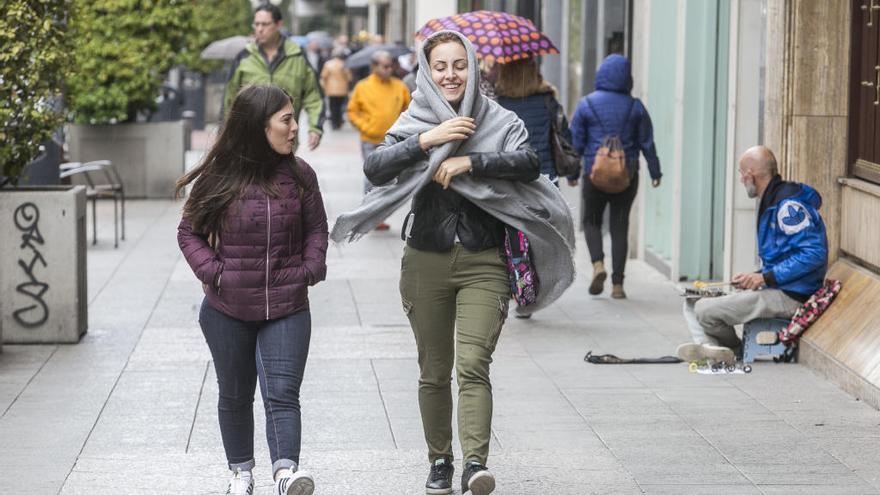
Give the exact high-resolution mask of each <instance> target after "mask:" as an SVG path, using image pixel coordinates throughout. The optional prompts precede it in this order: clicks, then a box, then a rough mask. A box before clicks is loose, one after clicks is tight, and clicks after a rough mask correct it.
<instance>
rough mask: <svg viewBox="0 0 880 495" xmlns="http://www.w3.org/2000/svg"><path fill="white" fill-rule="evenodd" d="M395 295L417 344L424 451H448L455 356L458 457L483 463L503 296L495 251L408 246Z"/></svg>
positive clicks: (434, 454) (506, 294) (506, 292)
mask: <svg viewBox="0 0 880 495" xmlns="http://www.w3.org/2000/svg"><path fill="white" fill-rule="evenodd" d="M400 295H401V298H402V300H403V308H404V311H405V312H406V314H407V316H408V317H409V321H410V326H411V327H412V330H413V333H414V334H415V338H416V345H417V347H418V353H419V369H420V371H421V375H420V378H419V409H420V410H421V414H422V427H423V428H424V431H425V441H426V442H427V444H428V459H429V461H430V462H434V461H435V460H436V459H438V458H441V457H445V458H448V459H452V458H453V455H452V365H453V362H454V364H455V368H456V374H457V378H458V388H459V391H458V433H459V440H460V441H461V448H462V451H463V455H464V457H463V459H464V460H465V461H468V460H476V461H479V462H480V463H481V464H484V465H485V464H486V458H487V457H488V455H489V438H490V437H491V429H492V384H491V383H490V381H489V364H490V363H491V362H492V352H494V351H495V344H496V343H497V342H498V336H499V335H500V333H501V326H502V325H503V324H504V320H505V318H506V317H507V306H508V302H509V300H510V289H509V286H508V282H507V266H506V264H505V263H504V261H503V260H502V258H501V252H500V250H499V249H497V248H493V249H487V250H485V251H478V252H475V251H468V250H467V249H464V248H463V247H462V246H461V245H460V244H455V245H454V247H453V248H452V250H451V251H449V252H446V253H435V252H429V251H419V250H417V249H413V248H411V247H408V246H407V247H406V248H405V251H404V255H403V261H402V262H401V276H400ZM456 329H457V331H456ZM453 360H454V361H453Z"/></svg>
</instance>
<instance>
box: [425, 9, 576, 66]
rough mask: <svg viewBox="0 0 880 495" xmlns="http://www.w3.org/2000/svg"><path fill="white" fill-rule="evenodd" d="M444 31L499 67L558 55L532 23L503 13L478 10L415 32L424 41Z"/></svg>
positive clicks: (555, 49)
mask: <svg viewBox="0 0 880 495" xmlns="http://www.w3.org/2000/svg"><path fill="white" fill-rule="evenodd" d="M443 30H450V31H458V32H459V33H461V34H463V35H465V36H466V37H467V39H469V40H470V42H471V43H472V44H473V45H474V50H476V52H477V56H478V57H480V58H483V59H485V60H488V61H490V62H491V61H494V62H497V63H499V64H506V63H508V62H513V61H514V60H520V59H524V58H529V57H532V56H536V55H547V54H551V53H559V50H558V49H557V48H556V47H555V46H554V45H553V42H552V41H550V39H549V38H547V35H545V34H544V33H542V32H541V31H538V29H537V28H535V24H534V23H532V21H530V20H528V19H526V18H524V17H520V16H518V15H513V14H508V13H506V12H493V11H491V10H477V11H475V12H466V13H464V14H456V15H453V16H449V17H441V18H439V19H432V20H430V21H428V22H427V24H425V25H424V26H422V28H421V29H419V30H418V31H417V32H416V36H418V37H421V38H427V37H428V36H431V35H432V34H434V33H436V32H437V31H443Z"/></svg>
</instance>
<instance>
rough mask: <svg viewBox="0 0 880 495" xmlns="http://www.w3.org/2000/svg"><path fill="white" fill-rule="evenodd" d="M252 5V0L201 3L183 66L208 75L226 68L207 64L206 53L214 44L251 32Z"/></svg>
mask: <svg viewBox="0 0 880 495" xmlns="http://www.w3.org/2000/svg"><path fill="white" fill-rule="evenodd" d="M251 17H252V14H251V4H250V2H249V1H248V0H200V1H199V2H197V3H196V4H195V5H194V6H193V26H194V27H195V29H192V30H191V31H190V33H189V35H188V39H187V43H186V48H185V51H184V53H183V54H182V56H181V63H182V64H183V65H185V66H186V68H188V69H190V70H194V71H198V72H201V73H203V74H207V73H209V72H211V71H213V70H214V69H217V68H219V67H221V66H222V65H223V61H222V60H204V59H202V58H201V53H202V50H204V49H205V48H206V47H207V46H208V45H210V44H211V42H213V41H217V40H220V39H223V38H229V37H230V36H235V35H243V36H246V35H248V34H249V33H250V32H251V21H252V19H251Z"/></svg>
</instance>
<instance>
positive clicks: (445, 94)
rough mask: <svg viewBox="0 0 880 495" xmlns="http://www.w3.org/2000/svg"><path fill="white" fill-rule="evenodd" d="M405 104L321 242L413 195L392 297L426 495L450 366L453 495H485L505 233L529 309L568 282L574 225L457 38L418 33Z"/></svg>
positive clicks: (353, 232) (436, 475) (443, 469)
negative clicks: (425, 470)
mask: <svg viewBox="0 0 880 495" xmlns="http://www.w3.org/2000/svg"><path fill="white" fill-rule="evenodd" d="M416 77H417V88H418V89H417V90H416V92H415V94H414V95H413V101H412V103H411V104H410V106H409V108H408V109H407V111H406V112H404V113H403V114H402V115H401V116H400V118H399V119H398V120H397V122H396V123H395V124H394V126H393V127H392V128H391V129H390V130H389V131H388V133H387V135H386V136H385V140H384V142H383V143H381V144H380V145H379V146H378V148H377V149H376V151H375V152H374V153H373V154H372V155H371V156H370V157H369V158H368V159H367V161H366V162H365V164H364V172H365V173H366V175H367V177H368V178H369V179H370V181H371V182H372V183H373V184H376V185H377V186H378V187H376V188H374V189H373V190H372V191H371V192H370V194H368V195H367V196H366V197H365V198H364V202H363V204H362V205H361V206H360V207H359V208H358V209H357V210H355V211H353V212H350V213H347V214H343V215H341V216H340V217H339V218H338V219H337V221H336V225H335V226H334V228H333V233H332V234H331V238H333V239H334V240H336V241H339V240H342V239H345V238H348V239H349V240H354V239H356V238H358V237H359V236H360V235H363V234H364V233H367V232H369V231H370V230H371V229H372V227H373V226H375V225H376V224H377V223H379V222H381V221H382V220H384V219H385V218H386V217H387V216H388V215H389V214H391V213H392V212H393V211H394V210H395V209H396V208H397V207H399V206H402V205H403V204H404V203H405V202H406V201H408V200H409V198H410V197H413V196H414V198H413V202H412V209H411V211H410V214H409V215H408V217H407V221H406V223H405V224H404V228H403V230H404V236H405V238H406V241H407V245H406V247H405V251H404V256H403V261H402V263H401V279H400V293H401V299H402V302H403V308H404V311H405V312H406V314H407V316H408V318H409V320H410V325H411V327H412V329H413V333H414V334H415V338H416V345H417V347H418V355H419V357H418V360H419V368H420V374H421V376H420V379H419V408H420V410H421V415H422V426H423V428H424V433H425V440H426V442H427V445H428V451H429V452H428V459H429V462H430V464H431V467H430V472H429V475H428V481H427V483H426V486H425V488H426V493H428V494H447V493H452V478H453V471H454V469H453V465H452V460H453V453H452V409H453V407H452V388H451V374H452V367H453V364H455V365H456V372H457V377H458V383H459V404H458V424H459V439H460V442H461V445H462V450H463V460H464V463H463V471H464V472H463V474H462V478H461V488H462V493H464V494H471V495H487V494H489V493H491V492H492V491H493V490H494V489H495V479H494V477H493V475H492V473H491V472H489V470H488V469H486V461H487V458H488V454H489V439H490V436H491V422H492V389H491V383H490V381H489V364H490V363H491V362H492V353H493V352H494V350H495V345H496V343H497V341H498V337H499V335H500V333H501V328H502V325H503V324H504V321H505V319H506V317H507V309H508V302H509V300H510V286H509V283H508V275H507V267H506V262H505V260H504V256H503V253H502V249H501V247H502V239H503V235H504V230H505V225H507V226H510V227H512V228H515V229H518V230H521V231H523V232H525V233H526V235H527V236H528V237H529V239H530V241H531V245H532V252H533V257H534V262H535V265H536V271H537V273H538V276H539V277H540V287H539V291H538V301H537V302H535V303H534V304H532V305H530V306H528V307H527V308H519V309H518V311H520V312H522V313H524V314H528V313H531V312H533V311H535V310H537V309H540V308H543V307H545V306H546V305H548V304H550V303H551V302H552V301H553V300H555V299H556V298H557V297H558V296H559V295H560V294H561V293H562V292H563V291H564V290H565V289H566V288H567V287H568V286H569V285H570V284H571V282H572V280H573V279H574V265H573V261H572V260H573V258H572V249H573V246H574V232H573V226H572V225H573V224H572V219H571V215H570V211H569V208H568V206H567V205H566V204H565V201H564V200H563V199H562V196H561V195H560V193H559V191H558V190H557V189H556V188H555V187H554V186H553V185H552V184H551V183H550V182H549V181H548V180H547V179H546V178H542V177H541V178H539V162H538V157H537V155H536V154H535V152H534V151H533V150H532V149H531V148H530V147H529V144H528V133H527V131H526V129H525V126H524V125H523V123H522V121H521V120H519V119H518V118H517V117H516V115H515V114H513V113H512V112H509V111H507V110H505V109H503V108H502V107H500V106H499V105H497V104H496V103H495V102H493V101H491V100H488V99H487V98H485V97H483V96H481V95H480V93H479V90H478V83H479V72H478V66H477V61H476V56H475V54H474V50H473V47H472V46H471V44H470V43H469V42H468V40H467V39H466V38H465V37H464V36H462V35H460V34H458V33H454V32H450V31H441V32H439V33H436V34H434V35H432V36H431V37H429V38H428V39H427V40H426V41H425V43H424V48H423V50H421V51H420V53H419V70H418V73H417V76H416Z"/></svg>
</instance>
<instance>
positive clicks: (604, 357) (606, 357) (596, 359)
mask: <svg viewBox="0 0 880 495" xmlns="http://www.w3.org/2000/svg"><path fill="white" fill-rule="evenodd" d="M584 361H586V362H588V363H593V364H675V363H681V362H683V361H682V360H681V359H679V358H677V357H675V356H661V357H658V358H631V359H624V358H619V357H617V356H615V355H614V354H593V351H588V352H587V355H586V356H584Z"/></svg>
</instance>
